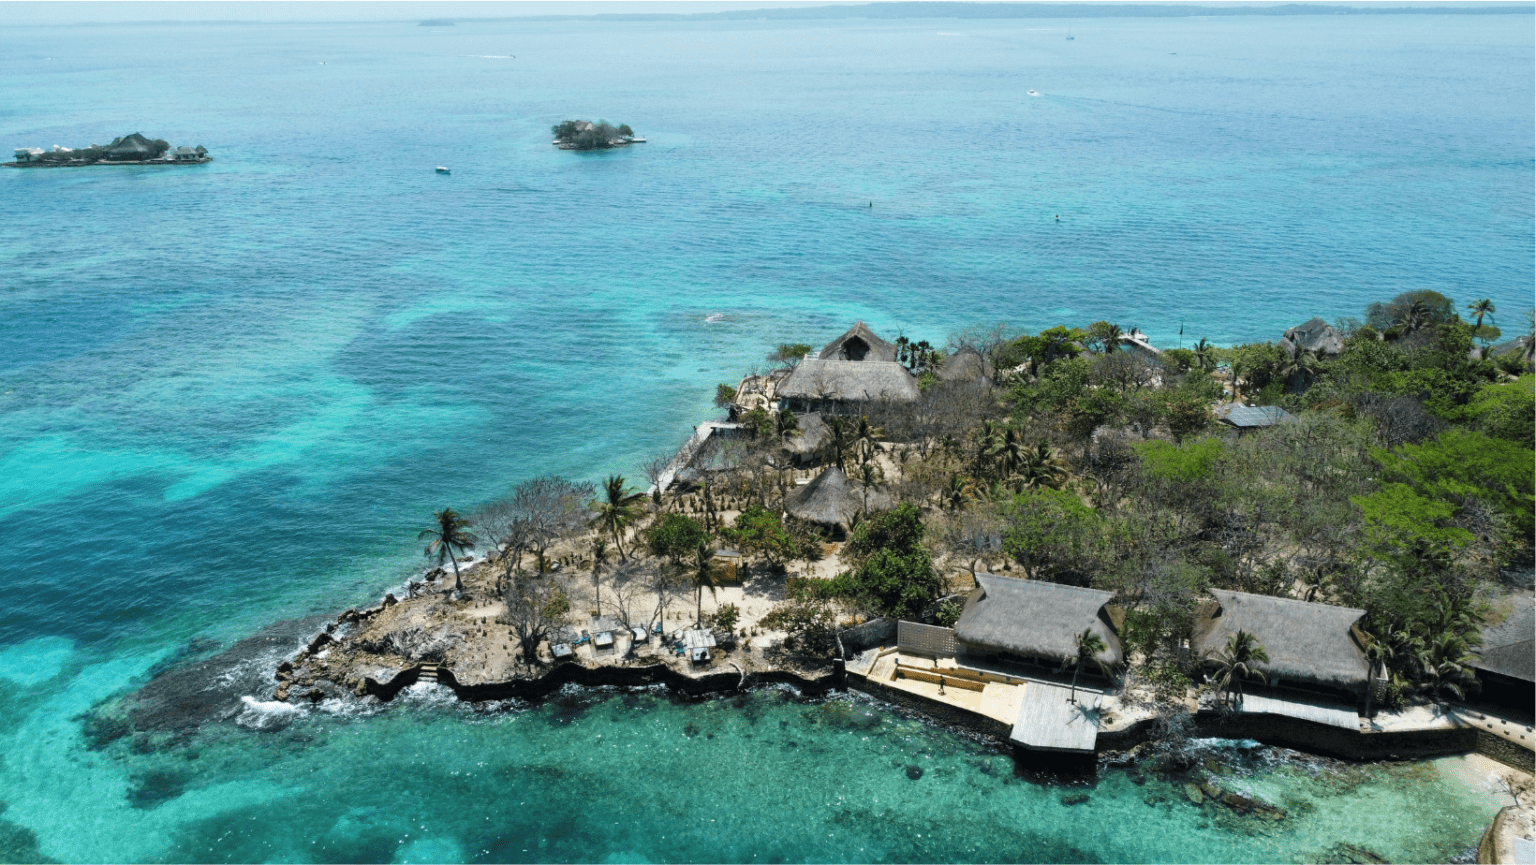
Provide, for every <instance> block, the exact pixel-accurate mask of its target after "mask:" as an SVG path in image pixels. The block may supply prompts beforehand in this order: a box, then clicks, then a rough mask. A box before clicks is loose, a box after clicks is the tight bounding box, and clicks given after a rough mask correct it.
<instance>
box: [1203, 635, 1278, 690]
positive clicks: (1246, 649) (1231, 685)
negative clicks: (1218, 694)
mask: <svg viewBox="0 0 1536 865" xmlns="http://www.w3.org/2000/svg"><path fill="white" fill-rule="evenodd" d="M1215 658H1216V663H1217V669H1216V690H1218V691H1226V692H1227V693H1228V696H1229V698H1230V697H1231V696H1232V695H1233V694H1235V695H1236V697H1237V699H1236V700H1235V701H1234V703H1233V705H1237V704H1239V703H1241V702H1242V699H1243V680H1244V679H1258V680H1259V681H1260V682H1265V683H1268V682H1269V676H1267V675H1265V673H1264V671H1263V670H1260V669H1258V668H1257V667H1255V666H1254V664H1255V663H1256V662H1257V663H1263V664H1267V663H1269V653H1268V652H1266V651H1264V647H1263V646H1261V645H1259V643H1258V641H1257V640H1256V639H1254V636H1253V635H1252V634H1250V633H1248V632H1247V631H1244V630H1241V629H1239V630H1238V632H1237V633H1235V634H1233V635H1232V636H1231V637H1228V638H1227V648H1226V650H1225V651H1223V652H1220V653H1217V654H1216V656H1215Z"/></svg>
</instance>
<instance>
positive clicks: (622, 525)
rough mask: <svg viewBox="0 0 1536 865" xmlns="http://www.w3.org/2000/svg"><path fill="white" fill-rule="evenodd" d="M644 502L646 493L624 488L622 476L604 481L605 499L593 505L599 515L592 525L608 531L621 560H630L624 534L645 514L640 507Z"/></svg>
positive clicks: (594, 510) (611, 477)
mask: <svg viewBox="0 0 1536 865" xmlns="http://www.w3.org/2000/svg"><path fill="white" fill-rule="evenodd" d="M644 500H645V494H644V493H640V492H636V491H634V490H632V489H629V488H627V487H625V486H624V477H623V476H622V475H609V476H608V477H607V479H606V480H604V481H603V498H601V499H599V500H597V501H595V502H593V503H592V511H593V513H595V514H597V516H596V517H595V518H593V520H592V525H593V526H594V527H600V528H603V529H606V530H607V532H608V534H609V535H611V536H612V537H613V546H614V548H615V549H617V550H618V551H619V558H620V559H621V560H628V558H629V555H628V554H627V553H625V551H624V537H623V532H624V530H625V529H627V528H629V526H630V525H632V524H633V523H634V522H635V520H637V519H639V518H640V515H641V514H642V513H644V511H643V509H642V508H641V506H640V503H641V502H642V501H644Z"/></svg>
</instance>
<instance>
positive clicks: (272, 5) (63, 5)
mask: <svg viewBox="0 0 1536 865" xmlns="http://www.w3.org/2000/svg"><path fill="white" fill-rule="evenodd" d="M838 2H868V0H799V2H795V0H690V2H677V0H670V2H662V0H517V2H505V0H402V2H364V0H272V2H248V0H84V2H73V0H25V2H15V0H7V2H0V26H3V25H6V24H83V23H98V22H100V23H110V22H122V21H414V20H419V19H422V18H510V17H514V16H520V15H595V14H598V13H602V12H627V13H635V12H642V13H656V12H673V13H677V12H681V13H691V12H719V11H722V10H726V9H763V8H767V7H772V6H830V5H832V4H834V3H838Z"/></svg>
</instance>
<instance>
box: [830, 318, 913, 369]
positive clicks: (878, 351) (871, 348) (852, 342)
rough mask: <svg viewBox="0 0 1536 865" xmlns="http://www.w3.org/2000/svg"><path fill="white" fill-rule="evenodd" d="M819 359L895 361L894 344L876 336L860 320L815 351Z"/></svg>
mask: <svg viewBox="0 0 1536 865" xmlns="http://www.w3.org/2000/svg"><path fill="white" fill-rule="evenodd" d="M816 357H817V359H819V360H856V361H866V362H872V363H895V362H896V346H894V345H891V344H890V343H888V342H886V341H885V340H883V339H881V338H880V337H878V336H875V333H874V331H872V330H870V329H869V326H868V325H866V324H864V322H862V321H856V322H854V323H853V327H850V328H848V331H847V332H846V333H844V334H843V335H842V336H840V337H838V338H837V339H834V340H832V341H831V342H829V343H827V344H826V346H825V347H823V348H822V350H821V351H819V352H817V353H816Z"/></svg>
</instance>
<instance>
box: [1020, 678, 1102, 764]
mask: <svg viewBox="0 0 1536 865" xmlns="http://www.w3.org/2000/svg"><path fill="white" fill-rule="evenodd" d="M1022 690H1023V694H1022V695H1021V696H1020V699H1019V708H1018V717H1017V718H1016V720H1015V721H1014V724H1013V734H1012V735H1011V736H1010V737H1009V739H1010V740H1011V741H1012V742H1013V743H1014V744H1015V745H1022V746H1023V747H1025V748H1032V749H1034V750H1037V751H1066V752H1073V753H1086V754H1091V753H1093V749H1094V745H1095V744H1096V743H1097V742H1098V738H1099V700H1100V699H1101V698H1102V697H1103V695H1102V694H1100V693H1099V692H1098V691H1090V690H1084V689H1083V688H1078V689H1077V695H1076V702H1068V699H1069V697H1071V696H1072V689H1071V688H1064V687H1062V686H1060V685H1056V684H1052V683H1048V682H1033V681H1032V682H1030V683H1029V684H1027V685H1025V686H1024V687H1023V689H1022Z"/></svg>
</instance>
